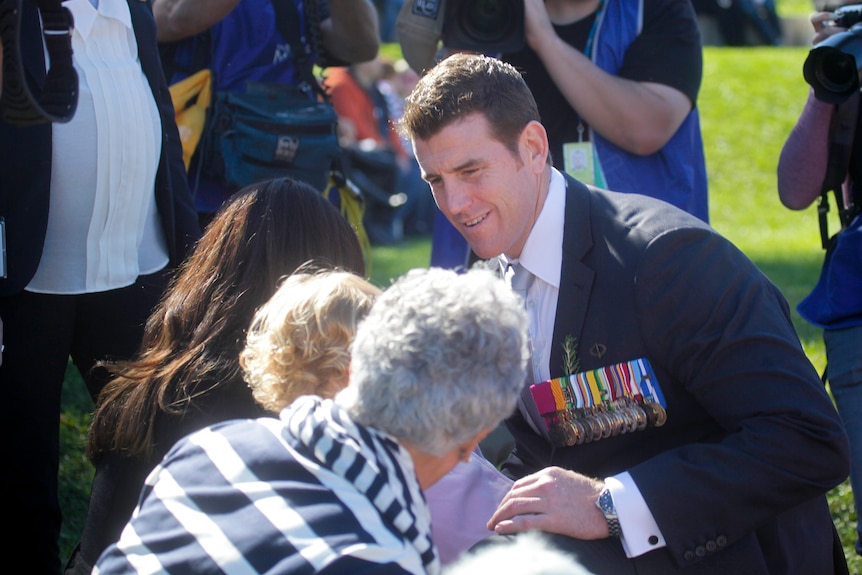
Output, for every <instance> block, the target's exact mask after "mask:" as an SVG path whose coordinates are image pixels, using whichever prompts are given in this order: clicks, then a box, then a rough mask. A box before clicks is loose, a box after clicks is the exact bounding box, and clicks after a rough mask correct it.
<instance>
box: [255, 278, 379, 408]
mask: <svg viewBox="0 0 862 575" xmlns="http://www.w3.org/2000/svg"><path fill="white" fill-rule="evenodd" d="M380 293H381V290H380V288H378V287H377V286H375V285H373V284H371V283H369V282H368V281H367V280H365V279H363V278H361V277H359V276H358V275H356V274H354V273H351V272H348V271H344V270H340V271H339V270H329V269H325V270H318V271H315V270H300V271H299V272H296V273H294V274H292V275H290V276H288V277H287V278H285V279H284V281H283V282H282V284H281V285H280V286H279V288H278V291H276V292H275V294H274V295H273V296H272V297H271V298H270V300H269V301H268V302H267V303H265V304H264V305H263V306H261V308H260V309H258V310H257V312H256V313H255V316H254V319H253V320H252V323H251V327H250V328H249V330H248V335H247V337H246V346H245V349H243V351H242V353H240V356H239V363H240V366H241V367H242V370H243V377H244V378H245V381H246V383H248V386H249V387H250V388H251V392H252V395H253V396H254V399H255V401H257V402H258V403H259V404H260V405H261V406H262V407H263V408H264V409H267V410H268V411H271V412H273V413H278V412H280V411H281V410H282V409H284V408H285V407H286V406H287V405H288V404H290V403H291V402H292V401H293V400H294V399H296V398H297V397H299V396H300V395H307V394H313V395H319V396H320V397H323V398H331V397H333V396H334V395H335V394H336V393H337V392H338V391H340V390H341V389H342V388H344V387H345V386H346V385H347V372H348V367H349V365H350V350H349V348H350V342H351V341H352V340H353V336H354V334H355V333H356V327H357V325H358V324H359V322H360V320H361V319H362V318H364V317H365V315H366V314H367V313H368V311H369V310H370V309H371V304H373V303H374V300H375V298H377V296H379V295H380Z"/></svg>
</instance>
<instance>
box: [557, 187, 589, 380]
mask: <svg viewBox="0 0 862 575" xmlns="http://www.w3.org/2000/svg"><path fill="white" fill-rule="evenodd" d="M592 247H593V235H592V226H591V217H590V191H589V188H587V186H585V185H584V184H582V183H580V182H578V181H576V180H575V179H573V178H571V177H569V176H566V214H565V223H564V228H563V261H562V267H561V272H560V293H559V297H558V300H557V313H556V317H555V320H554V338H553V340H552V346H551V365H549V366H548V367H549V370H550V373H551V377H552V378H554V377H560V376H562V375H564V373H563V342H564V341H565V340H566V337H567V336H572V337H574V338H575V339H577V341H578V347H579V348H580V346H581V343H582V341H583V338H582V332H583V329H584V322H585V319H586V316H587V304H588V303H589V301H590V293H591V292H592V288H593V280H594V278H595V272H594V271H593V270H592V269H591V268H590V267H589V266H587V265H586V264H585V263H584V262H583V261H582V260H583V259H584V258H585V257H586V255H587V254H588V253H589V252H590V250H591V249H592ZM579 351H580V349H579Z"/></svg>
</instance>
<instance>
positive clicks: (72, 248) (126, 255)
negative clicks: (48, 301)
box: [27, 0, 168, 294]
mask: <svg viewBox="0 0 862 575" xmlns="http://www.w3.org/2000/svg"><path fill="white" fill-rule="evenodd" d="M94 4H95V5H96V6H98V7H94ZM64 5H65V6H66V7H67V8H69V10H71V12H72V15H73V17H74V20H75V30H74V32H73V35H72V49H73V51H74V62H75V69H76V70H77V72H78V76H79V83H80V91H79V97H78V108H77V111H76V113H75V116H74V117H73V118H72V120H71V121H70V122H69V123H67V124H56V123H55V124H54V125H53V131H54V137H53V165H52V168H51V203H50V211H49V215H48V230H47V234H46V237H45V247H44V249H43V252H42V258H41V261H40V263H39V268H38V270H37V271H36V275H35V276H34V277H33V279H32V280H31V282H30V284H29V285H28V286H27V289H28V290H29V291H34V292H40V293H53V294H81V293H93V292H100V291H106V290H111V289H116V288H120V287H125V286H128V285H131V284H132V283H134V281H135V279H136V278H137V277H138V275H142V274H148V273H153V272H155V271H157V270H159V269H161V268H163V267H164V266H165V265H166V264H167V262H168V250H167V244H166V242H165V239H164V232H163V230H162V229H161V224H160V222H159V219H158V214H157V212H156V203H155V196H154V192H153V190H154V183H155V176H156V169H157V167H158V162H159V155H160V153H161V140H162V129H161V123H160V120H159V114H158V108H157V107H156V103H155V100H154V98H153V94H152V91H151V90H150V87H149V84H148V83H147V79H146V77H145V76H144V73H143V71H142V70H141V67H140V64H139V62H138V49H137V43H136V42H135V35H134V31H133V29H132V23H131V17H130V15H129V8H128V6H127V5H126V0H93V1H92V3H91V2H90V1H88V0H68V1H67V2H64Z"/></svg>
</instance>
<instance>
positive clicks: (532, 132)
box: [520, 120, 549, 174]
mask: <svg viewBox="0 0 862 575" xmlns="http://www.w3.org/2000/svg"><path fill="white" fill-rule="evenodd" d="M520 143H521V146H522V148H523V149H524V150H525V151H526V157H525V158H524V160H525V161H526V162H528V163H529V165H530V169H531V171H532V172H533V173H536V174H538V173H541V172H543V171H544V170H545V168H546V167H547V164H548V153H549V145H548V132H547V131H546V130H545V127H544V126H543V125H542V124H541V123H539V122H537V121H535V120H533V121H531V122H530V123H529V124H527V125H526V126H525V127H524V130H523V131H522V132H521V138H520Z"/></svg>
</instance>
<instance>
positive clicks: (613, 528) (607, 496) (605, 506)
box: [596, 487, 622, 537]
mask: <svg viewBox="0 0 862 575" xmlns="http://www.w3.org/2000/svg"><path fill="white" fill-rule="evenodd" d="M596 507H598V508H599V511H601V512H602V515H604V516H605V521H607V522H608V532H609V533H610V535H611V537H619V536H620V535H621V534H622V531H621V530H620V519H619V517H617V508H616V507H614V498H613V497H611V490H610V489H608V488H607V487H605V488H604V489H603V490H602V492H601V494H600V495H599V498H598V499H596Z"/></svg>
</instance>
